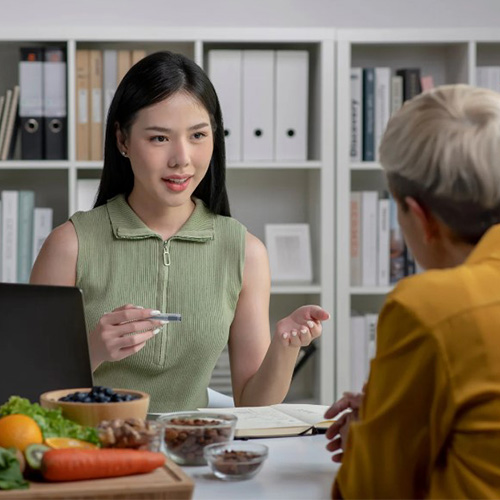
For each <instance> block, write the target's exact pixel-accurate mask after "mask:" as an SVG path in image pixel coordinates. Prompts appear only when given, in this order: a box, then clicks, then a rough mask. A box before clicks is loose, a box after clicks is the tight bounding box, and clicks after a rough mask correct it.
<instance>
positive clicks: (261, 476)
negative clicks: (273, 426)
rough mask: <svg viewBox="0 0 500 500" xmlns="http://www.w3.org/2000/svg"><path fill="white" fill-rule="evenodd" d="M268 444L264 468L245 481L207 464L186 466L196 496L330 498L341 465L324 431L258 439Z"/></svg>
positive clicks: (209, 499) (219, 499)
mask: <svg viewBox="0 0 500 500" xmlns="http://www.w3.org/2000/svg"><path fill="white" fill-rule="evenodd" d="M254 441H255V442H258V443H263V444H266V445H267V446H269V457H268V459H267V460H266V461H265V462H264V465H263V467H262V469H261V470H260V471H259V473H258V474H257V475H256V476H255V477H254V478H252V479H248V480H246V481H234V482H232V481H222V480H220V479H217V478H216V477H215V476H213V474H212V473H211V471H210V469H209V467H208V466H204V467H183V470H184V472H186V474H188V475H189V476H191V477H192V478H193V479H194V481H195V487H194V496H193V499H194V500H223V499H232V500H234V499H236V498H237V499H238V500H240V499H241V500H243V499H251V500H255V499H256V498H258V499H259V500H267V499H269V500H275V499H283V500H292V499H297V500H305V499H307V500H313V499H321V500H323V499H328V498H330V491H331V487H332V482H333V478H334V477H335V474H336V473H337V470H338V468H339V465H338V464H335V463H333V462H332V460H331V453H329V452H328V451H327V450H326V449H325V446H326V443H327V440H326V438H325V436H324V435H323V434H320V435H317V436H300V437H292V438H273V439H256V440H254Z"/></svg>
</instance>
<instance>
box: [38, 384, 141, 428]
mask: <svg viewBox="0 0 500 500" xmlns="http://www.w3.org/2000/svg"><path fill="white" fill-rule="evenodd" d="M106 390H108V391H111V394H112V396H111V397H110V399H109V400H105V399H104V398H101V397H100V394H101V393H103V392H104V393H105V391H106ZM77 394H78V396H77ZM114 395H116V397H114V398H113V396H114ZM68 396H71V397H70V398H68ZM75 399H76V400H75ZM99 399H104V400H103V401H100V402H99ZM113 399H114V400H113ZM40 405H41V406H42V407H43V408H49V409H53V408H61V410H62V414H63V416H64V417H66V418H68V419H69V420H73V421H74V422H77V423H79V424H81V425H88V426H90V427H96V426H97V425H99V423H100V422H101V421H102V420H114V419H117V418H120V419H127V418H139V419H145V418H146V415H147V413H148V408H149V394H146V393H145V392H141V391H132V390H129V389H108V388H105V387H93V388H79V389H61V390H58V391H50V392H45V393H43V394H42V395H41V396H40Z"/></svg>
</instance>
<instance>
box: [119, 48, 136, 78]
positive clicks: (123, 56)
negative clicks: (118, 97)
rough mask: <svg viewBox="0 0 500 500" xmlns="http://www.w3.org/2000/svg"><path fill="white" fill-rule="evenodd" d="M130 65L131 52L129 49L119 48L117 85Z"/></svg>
mask: <svg viewBox="0 0 500 500" xmlns="http://www.w3.org/2000/svg"><path fill="white" fill-rule="evenodd" d="M131 66H132V54H131V53H130V50H119V51H118V79H117V83H118V85H119V84H120V82H121V81H122V80H123V77H124V76H125V75H126V74H127V71H128V70H129V69H130V67H131Z"/></svg>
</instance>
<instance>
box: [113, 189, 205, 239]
mask: <svg viewBox="0 0 500 500" xmlns="http://www.w3.org/2000/svg"><path fill="white" fill-rule="evenodd" d="M194 201H195V203H196V207H195V209H194V211H193V213H192V214H191V216H190V217H189V219H188V220H187V221H186V222H185V224H184V225H183V226H182V227H181V228H180V229H179V231H178V232H177V233H176V234H175V235H173V236H172V238H174V239H179V240H189V241H200V242H204V241H208V240H213V239H214V233H215V231H214V221H215V215H214V214H213V213H212V212H210V210H208V208H207V207H206V206H205V204H204V203H203V201H201V200H199V199H198V198H194ZM107 209H108V214H109V219H110V221H111V226H112V228H113V234H114V235H115V237H116V238H119V239H143V238H161V236H160V235H159V234H158V233H155V232H154V231H152V230H151V229H149V227H148V226H146V224H144V222H142V220H141V219H140V218H139V217H138V216H137V214H136V213H135V212H134V211H133V210H132V208H131V207H130V205H129V204H128V203H127V200H126V199H125V196H124V195H123V194H119V195H117V196H115V197H114V198H112V199H111V200H109V201H108V203H107Z"/></svg>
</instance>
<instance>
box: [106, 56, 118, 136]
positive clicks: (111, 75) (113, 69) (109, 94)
mask: <svg viewBox="0 0 500 500" xmlns="http://www.w3.org/2000/svg"><path fill="white" fill-rule="evenodd" d="M117 86H118V53H117V51H116V50H105V51H104V52H103V64H102V92H103V114H102V116H103V129H104V130H103V136H105V135H106V130H105V129H106V122H107V118H108V111H109V107H110V106H111V101H112V100H113V97H114V95H115V91H116V87H117Z"/></svg>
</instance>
